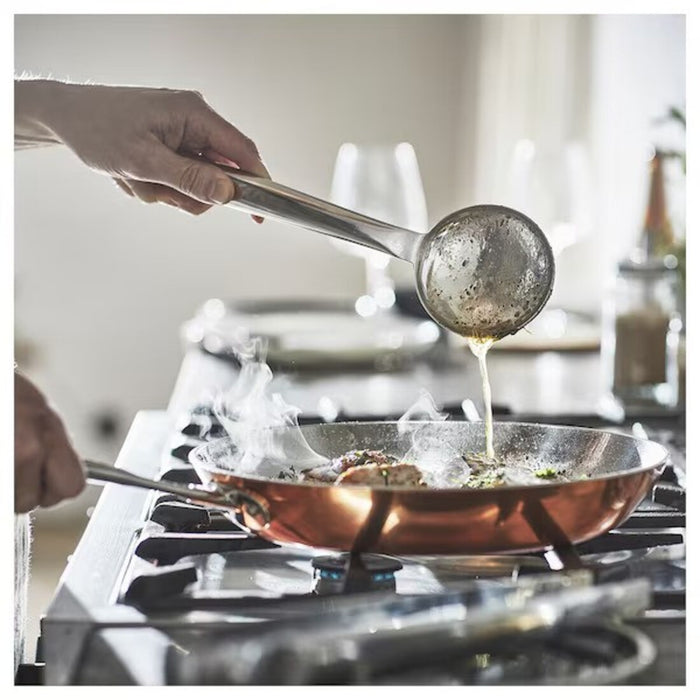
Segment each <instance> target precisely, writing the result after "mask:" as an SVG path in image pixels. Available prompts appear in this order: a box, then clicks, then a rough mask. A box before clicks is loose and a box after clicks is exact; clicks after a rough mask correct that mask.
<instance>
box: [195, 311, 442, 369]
mask: <svg viewBox="0 0 700 700" xmlns="http://www.w3.org/2000/svg"><path fill="white" fill-rule="evenodd" d="M183 335H184V337H185V339H186V340H187V341H189V342H194V343H198V344H199V345H200V346H201V347H202V348H203V349H204V350H206V351H207V352H209V353H211V354H214V355H218V356H225V357H229V358H235V356H236V354H237V353H236V351H235V348H236V346H237V345H238V346H240V344H241V343H243V344H245V342H246V340H247V338H248V337H260V338H262V339H263V340H264V342H265V345H266V347H267V359H268V361H269V362H270V364H273V365H277V366H294V367H298V368H333V367H338V366H343V367H346V366H368V365H370V366H382V367H385V366H386V367H391V366H395V365H398V364H401V363H403V362H405V361H408V360H412V359H416V358H418V357H420V356H422V355H424V354H425V353H427V352H428V351H429V350H430V349H431V348H433V347H434V345H435V343H436V342H437V340H438V338H439V337H440V331H439V328H438V326H437V325H436V324H435V323H433V322H432V321H429V320H421V319H417V318H411V317H407V316H404V315H402V314H400V313H398V312H397V313H386V314H380V315H375V316H370V317H367V318H363V317H362V316H359V315H358V314H356V313H355V310H354V308H353V306H352V305H351V304H344V303H333V302H327V303H318V302H305V301H291V302H290V301H280V302H249V303H241V304H236V305H226V304H224V302H222V301H221V300H219V299H210V300H209V301H207V302H206V303H205V304H204V305H203V306H202V307H201V309H200V310H199V312H198V313H197V315H196V317H195V318H194V319H192V320H191V321H189V322H188V323H187V324H185V326H184V327H183Z"/></svg>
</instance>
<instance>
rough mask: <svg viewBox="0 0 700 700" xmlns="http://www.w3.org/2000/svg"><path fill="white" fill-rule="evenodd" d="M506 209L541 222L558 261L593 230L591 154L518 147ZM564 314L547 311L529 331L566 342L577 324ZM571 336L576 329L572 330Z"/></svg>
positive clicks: (530, 144)
mask: <svg viewBox="0 0 700 700" xmlns="http://www.w3.org/2000/svg"><path fill="white" fill-rule="evenodd" d="M505 199H506V201H505V204H507V205H508V206H511V207H513V208H514V209H518V210H519V211H522V212H523V213H524V214H527V215H528V216H529V217H530V218H531V219H533V220H534V221H536V222H537V223H538V225H539V226H540V227H541V228H542V230H543V231H544V233H545V235H546V236H547V238H548V240H549V242H550V244H551V246H552V251H553V252H554V256H555V258H557V257H559V256H560V255H561V253H562V252H563V251H564V250H566V249H567V248H569V247H570V246H572V245H573V244H574V243H577V242H578V241H580V240H581V239H582V238H584V237H585V236H586V235H588V234H589V233H590V231H591V230H592V225H593V222H592V212H593V183H592V175H591V166H590V161H589V157H588V153H587V149H586V147H585V146H584V144H583V143H581V142H579V141H568V142H564V143H563V144H546V145H537V144H536V143H535V142H534V141H533V140H531V139H528V138H522V139H520V140H518V141H517V143H516V144H515V147H514V149H513V153H512V156H511V159H510V163H509V167H508V171H507V177H506V191H505ZM574 316H575V315H572V314H571V313H570V312H566V311H564V310H563V309H557V308H546V309H545V310H544V311H543V312H542V313H541V314H540V316H539V317H538V318H537V319H536V320H535V321H534V322H533V324H531V325H530V326H529V329H530V331H531V332H534V333H537V334H543V335H544V336H545V337H548V338H561V337H562V336H564V334H565V333H566V332H567V327H568V326H571V325H572V323H577V324H579V325H580V324H581V323H582V322H583V321H582V320H581V319H576V318H574ZM569 330H571V329H569Z"/></svg>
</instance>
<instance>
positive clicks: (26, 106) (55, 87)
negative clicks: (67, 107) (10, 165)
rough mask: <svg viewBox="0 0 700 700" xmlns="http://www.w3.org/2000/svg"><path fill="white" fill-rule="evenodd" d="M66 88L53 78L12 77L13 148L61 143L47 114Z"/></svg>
mask: <svg viewBox="0 0 700 700" xmlns="http://www.w3.org/2000/svg"><path fill="white" fill-rule="evenodd" d="M66 89H70V86H68V85H66V84H65V83H60V82H58V81H55V80H15V148H33V147H36V146H49V145H52V144H57V143H61V140H60V138H59V137H58V136H57V135H56V133H55V132H54V131H53V126H52V117H51V115H52V113H53V111H54V108H55V106H56V103H57V101H58V100H60V99H61V97H62V93H63V92H64V91H65V90H66Z"/></svg>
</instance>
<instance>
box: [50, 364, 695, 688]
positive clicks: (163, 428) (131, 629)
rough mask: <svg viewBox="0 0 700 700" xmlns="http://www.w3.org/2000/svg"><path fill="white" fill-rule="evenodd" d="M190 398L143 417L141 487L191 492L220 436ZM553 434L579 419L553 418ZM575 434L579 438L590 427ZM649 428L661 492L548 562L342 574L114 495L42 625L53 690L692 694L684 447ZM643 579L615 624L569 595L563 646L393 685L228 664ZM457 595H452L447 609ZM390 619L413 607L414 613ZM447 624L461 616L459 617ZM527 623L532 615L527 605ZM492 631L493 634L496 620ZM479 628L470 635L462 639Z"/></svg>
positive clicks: (171, 509) (387, 566)
mask: <svg viewBox="0 0 700 700" xmlns="http://www.w3.org/2000/svg"><path fill="white" fill-rule="evenodd" d="M221 371H222V373H223V371H224V370H223V369H222V370H221ZM181 394H182V392H181ZM189 400H190V402H191V403H190V404H189V407H188V409H187V410H185V409H184V405H183V402H182V400H180V404H179V405H178V410H177V411H171V412H170V413H169V414H166V413H162V412H142V413H140V414H139V415H138V416H137V417H136V420H135V421H134V424H133V426H132V429H131V431H130V433H129V436H128V438H127V440H126V442H125V444H124V447H123V449H122V452H121V453H120V456H119V459H118V466H121V467H123V468H125V469H129V470H130V471H133V472H136V473H138V474H141V475H143V476H148V477H160V478H167V479H169V480H174V479H179V480H181V481H184V482H192V481H196V475H195V474H194V472H193V471H192V470H191V469H190V468H189V466H188V463H187V453H188V451H189V449H191V446H192V445H194V444H198V442H199V441H201V440H206V439H209V438H212V437H216V436H217V435H218V434H219V433H220V430H221V428H220V426H218V425H217V424H216V421H215V420H213V419H212V416H211V414H210V412H209V411H208V407H207V404H206V402H205V403H201V402H199V398H198V397H193V396H191V395H190V397H189ZM456 410H457V409H455V411H456ZM504 418H506V419H507V416H505V417H504V416H499V419H504ZM518 418H521V416H518ZM548 420H549V422H553V421H552V420H551V418H548ZM559 420H560V422H567V420H568V419H567V417H566V416H560V417H559ZM591 421H592V422H593V423H594V424H595V422H596V421H597V419H595V418H594V417H589V422H591ZM572 422H576V423H578V424H585V422H582V420H581V417H580V416H577V417H575V419H572ZM644 427H645V428H646V430H647V431H648V432H653V434H650V435H649V437H650V438H652V439H660V440H661V441H664V442H666V443H667V444H669V445H670V447H671V449H672V453H673V455H674V458H675V466H676V467H677V468H676V469H674V468H669V469H668V470H667V471H666V473H665V474H664V477H663V479H664V481H663V482H662V483H661V484H660V485H659V486H657V487H656V490H655V492H654V493H653V494H650V498H649V499H648V500H647V501H645V502H644V503H643V504H642V506H641V507H640V509H639V510H638V511H637V512H636V513H635V514H634V515H633V516H631V518H630V519H629V520H628V521H627V522H626V523H625V524H624V526H623V527H621V528H620V529H619V530H616V531H613V532H611V533H608V534H606V535H604V536H602V537H600V538H597V540H594V541H593V542H590V543H585V544H584V545H581V546H579V547H577V548H575V550H574V551H568V552H550V553H548V554H547V555H546V556H541V555H529V556H493V557H439V558H438V557H415V558H410V559H401V560H396V559H393V558H388V557H384V558H383V557H375V558H366V559H365V560H364V561H362V560H360V561H357V560H355V559H353V560H352V562H349V561H347V560H338V558H337V556H334V555H333V553H329V552H322V551H309V550H308V549H303V548H294V547H275V546H274V545H270V544H269V543H267V542H265V541H263V540H261V539H259V538H257V537H255V536H253V535H251V534H249V533H247V532H246V531H245V530H244V529H243V528H242V527H240V525H238V524H236V523H234V522H231V520H229V519H228V518H226V517H225V516H223V514H221V513H219V512H216V511H212V510H208V509H204V508H200V507H196V506H190V505H188V504H185V503H183V502H181V501H178V500H176V499H173V498H172V497H170V496H166V495H164V494H151V493H147V492H141V491H138V490H136V489H125V488H123V487H116V486H107V487H105V489H104V491H103V494H102V496H101V498H100V501H99V503H98V505H97V507H96V509H95V511H94V513H93V515H92V517H91V520H90V523H89V526H88V528H87V529H86V532H85V534H84V536H83V538H82V540H81V542H80V544H79V546H78V548H77V550H76V552H75V554H74V555H73V557H72V558H71V561H70V563H69V565H68V567H67V568H66V571H65V573H64V576H63V578H62V579H61V582H60V585H59V588H58V590H57V592H56V595H55V598H54V600H53V602H52V604H51V607H50V609H49V611H48V612H47V615H46V617H45V618H44V620H43V621H42V636H41V640H40V644H39V654H40V661H41V662H42V663H44V664H45V666H44V681H45V682H46V683H49V684H67V683H74V684H95V683H111V684H123V683H137V684H165V683H174V684H175V683H187V684H199V683H230V682H254V683H264V682H275V681H276V682H280V678H282V679H283V681H284V680H289V681H294V679H296V681H297V682H312V681H314V680H316V681H318V682H330V681H332V682H372V683H397V682H401V683H406V682H411V683H455V682H459V683H477V684H482V683H595V682H620V681H623V680H625V681H628V682H636V683H662V684H682V683H684V678H685V558H684V557H685V547H684V535H685V514H684V499H685V491H684V488H683V487H684V467H685V464H684V452H685V441H684V435H682V434H681V432H680V431H679V430H678V425H677V422H674V421H671V422H669V421H661V423H659V424H658V425H652V422H651V421H648V422H647V423H646V424H645V426H644ZM619 429H625V430H631V429H632V427H631V425H626V426H621V427H620V428H619ZM636 429H637V430H639V429H640V426H637V428H636ZM572 562H573V569H572V568H571V567H572ZM581 567H582V568H581ZM553 570H554V571H553ZM638 581H642V582H644V581H646V582H648V583H647V584H644V585H645V586H647V587H648V589H649V590H648V598H647V599H646V601H645V603H644V604H643V605H641V606H638V609H630V610H629V611H626V612H625V614H622V613H621V612H620V610H618V611H617V612H618V614H616V615H607V616H605V617H601V618H600V620H597V618H596V617H595V615H592V616H591V621H590V622H589V623H588V624H587V625H586V624H584V623H583V621H582V620H581V619H576V609H577V607H578V608H580V609H581V610H583V609H585V605H584V604H583V603H582V602H581V601H579V600H578V599H575V600H573V602H571V603H566V601H565V600H564V599H562V600H563V602H562V605H564V608H561V609H562V610H564V609H565V610H567V611H568V612H567V613H566V614H567V615H569V616H572V619H571V620H570V622H569V624H567V625H566V626H564V627H562V628H561V629H560V630H559V631H558V632H557V636H556V642H553V639H554V638H553V637H551V636H545V637H537V636H536V637H534V638H533V637H532V636H527V635H526V636H525V637H523V640H524V643H523V644H522V645H521V646H520V647H518V646H517V645H516V644H515V643H514V640H516V638H517V637H518V635H515V634H511V635H509V636H508V637H507V640H509V641H508V643H507V644H506V643H505V642H504V640H503V638H501V642H503V643H501V644H500V645H496V646H495V647H494V646H493V644H491V645H489V644H486V642H485V641H484V640H483V639H478V640H472V641H470V642H469V644H470V645H471V646H468V648H467V647H465V649H466V651H464V653H463V654H462V656H460V658H459V663H457V660H455V659H452V658H451V657H450V659H447V657H444V656H443V657H440V660H441V661H440V663H437V662H436V661H435V659H432V660H431V659H428V658H427V657H426V656H425V654H422V655H421V656H420V659H421V662H420V663H419V662H418V661H416V660H413V662H412V663H411V668H410V670H409V669H407V668H402V667H401V665H400V664H399V665H398V666H397V663H398V662H396V661H395V660H394V661H392V663H393V664H394V665H393V666H391V665H389V667H388V668H389V672H387V671H386V669H387V667H386V665H385V666H383V667H382V668H383V669H384V670H383V673H376V674H375V676H372V675H371V673H370V671H367V665H366V664H365V665H364V666H363V667H362V668H363V669H364V670H363V673H365V674H367V673H370V675H369V676H367V675H364V676H358V675H356V674H357V669H358V668H359V667H360V666H361V665H360V664H358V663H356V664H355V665H354V666H353V665H352V664H351V665H350V666H349V667H348V665H347V664H345V665H342V664H341V665H338V664H337V663H336V664H335V665H333V663H331V662H330V661H327V663H326V665H325V667H324V668H325V672H328V673H330V672H331V671H332V672H333V673H335V674H336V675H335V676H323V675H321V676H319V675H318V674H319V673H321V671H319V669H318V668H317V667H316V665H315V661H314V662H313V663H312V662H311V661H309V659H307V660H306V662H305V663H302V662H301V661H300V659H301V658H302V657H301V656H299V655H300V654H302V652H303V649H302V648H301V647H300V648H299V649H295V652H294V653H295V654H297V656H295V657H294V658H295V659H296V661H295V663H294V664H292V665H291V667H292V668H295V669H300V668H303V669H305V671H304V672H305V673H306V675H305V676H303V675H302V676H299V675H296V676H294V674H291V675H289V676H279V675H275V674H280V673H282V670H283V669H284V668H285V666H284V664H280V663H273V662H272V661H270V659H272V660H273V661H274V659H278V657H279V654H280V653H282V651H284V652H285V653H287V654H289V653H291V652H290V650H289V649H284V650H282V651H280V649H278V648H274V649H270V648H268V647H266V648H265V649H266V653H267V654H268V656H269V655H270V654H271V656H270V658H268V656H265V654H262V655H261V654H259V657H260V658H262V659H267V661H266V663H268V662H269V663H268V665H265V663H263V662H262V661H261V662H260V664H258V665H257V666H256V665H255V664H252V663H248V662H246V664H243V666H244V667H245V668H242V667H240V666H241V664H239V667H240V668H239V667H237V666H236V664H235V663H234V662H233V660H234V659H235V658H237V656H236V655H240V654H241V653H242V652H241V649H247V650H249V649H250V648H251V647H250V645H251V644H254V643H257V642H255V639H257V638H258V637H260V636H261V635H262V634H263V633H265V634H274V635H276V637H275V638H276V639H282V638H284V634H285V630H293V631H294V633H295V637H296V638H297V642H295V644H296V643H298V644H302V642H303V640H304V639H305V636H304V633H303V630H304V629H306V627H309V628H310V630H311V631H309V632H308V635H307V636H308V637H309V639H310V640H311V639H315V637H314V635H318V634H319V631H318V629H316V628H315V627H314V625H318V624H319V620H322V619H324V620H327V621H328V630H329V631H327V632H326V633H325V634H327V635H329V637H328V639H327V640H326V642H325V648H326V649H327V650H332V649H334V648H335V647H334V646H333V645H334V644H336V643H337V640H335V639H332V638H331V637H333V635H335V634H337V633H336V631H333V630H337V628H338V625H339V620H341V619H342V620H343V621H344V622H343V626H344V627H347V630H348V633H349V632H350V631H351V628H352V626H353V625H354V624H358V625H359V622H356V621H357V620H359V619H360V617H361V615H360V614H359V612H358V611H360V610H362V609H364V610H368V609H370V610H375V611H376V616H377V619H380V618H381V617H382V616H386V615H387V610H391V611H392V613H391V614H392V615H395V616H398V617H401V615H409V614H410V615H415V610H414V608H415V606H416V605H418V603H416V602H415V601H416V600H422V601H428V600H432V601H433V603H434V604H436V605H440V606H448V607H449V606H455V605H457V606H458V609H459V611H460V614H462V613H464V612H465V611H466V610H467V609H468V610H469V613H468V614H469V615H471V616H472V618H470V619H474V620H477V619H478V616H479V615H487V618H488V615H501V614H502V611H503V609H504V601H506V600H508V601H511V602H510V603H509V605H512V600H513V598H512V597H513V596H514V595H516V596H520V597H521V598H522V597H523V596H524V595H525V594H524V592H528V591H529V593H527V596H529V595H534V593H533V591H535V590H536V591H538V595H539V594H540V593H539V592H541V591H540V588H542V590H546V596H549V597H548V598H547V600H549V601H554V600H556V599H557V595H560V594H561V595H563V594H564V593H563V592H565V591H569V593H571V591H572V589H573V590H574V591H576V590H579V592H581V591H583V590H584V589H585V590H586V591H588V592H589V593H590V591H608V592H609V595H610V596H612V597H613V598H616V597H618V596H621V597H622V598H624V597H625V596H631V595H632V594H633V593H634V591H635V590H636V589H634V585H635V582H638ZM619 586H623V587H624V586H632V588H630V589H629V590H627V589H624V588H617V587H619ZM589 593H586V594H585V595H589ZM446 594H447V595H448V597H449V595H452V596H457V598H449V600H448V599H446V598H444V596H445V595H446ZM430 596H433V598H432V599H431V598H430ZM441 596H442V598H441ZM527 596H525V597H526V598H527ZM528 600H530V599H529V598H528ZM537 600H545V598H537ZM606 600H607V599H606ZM397 601H398V602H397ZM531 602H532V601H530V602H529V603H527V604H528V605H530V604H531ZM421 604H422V603H421ZM397 605H403V606H404V607H405V606H407V605H408V606H413V607H411V610H410V611H408V609H403V608H399V607H397ZM567 605H569V606H570V608H571V609H569V608H567V607H566V606H567ZM373 606H374V607H373ZM460 606H461V607H460ZM489 606H490V607H489ZM494 606H495V607H494ZM516 607H517V606H516ZM633 607H634V606H633ZM441 609H442V608H441ZM556 609H557V610H560V608H556ZM450 610H452V613H451V614H454V613H455V610H457V608H454V607H450ZM525 612H527V613H528V614H530V615H531V614H532V610H530V609H529V608H528V610H526V611H525ZM523 614H524V613H523ZM474 616H476V617H474ZM458 617H459V616H458ZM622 618H624V620H622ZM411 619H413V618H411ZM567 619H568V618H567ZM486 622H487V623H488V624H491V625H493V624H496V622H498V620H495V621H494V620H492V619H490V618H488V619H487V620H486ZM621 622H624V624H622V625H621ZM498 624H501V625H502V624H504V623H503V621H502V620H501V621H500V622H498ZM478 629H481V628H480V627H479V626H478V625H477V624H476V622H475V623H474V624H473V625H471V627H470V628H469V631H470V633H471V632H473V631H474V630H478ZM268 630H269V631H268ZM356 631H357V630H356ZM461 633H462V634H463V633H464V630H462V632H461ZM358 639H359V641H358ZM358 639H356V640H355V641H354V642H353V643H354V644H355V645H356V646H355V647H354V648H356V649H361V650H362V654H365V656H367V657H368V658H372V659H378V658H383V657H382V654H383V650H384V649H385V648H386V645H384V647H380V648H379V649H374V648H370V647H369V646H367V644H368V642H367V640H366V639H365V638H362V639H360V638H358ZM251 640H253V641H251ZM299 640H301V641H299ZM244 642H245V643H247V644H248V646H246V645H245V644H244ZM309 644H311V642H309ZM363 645H364V646H363ZM479 645H481V646H479ZM268 646H269V645H268ZM601 650H602V651H601ZM307 651H308V650H307ZM258 652H260V650H259V649H258V650H257V651H256V653H258ZM413 652H414V650H412V648H410V647H406V650H405V652H404V657H403V658H404V659H412V658H413V657H411V653H413ZM304 653H306V652H304ZM358 653H359V652H358ZM275 654H277V656H275ZM328 654H331V652H330V651H328ZM302 655H303V654H302ZM307 656H308V654H307ZM246 658H249V657H246ZM304 658H306V657H304ZM330 658H332V654H331V656H329V657H328V659H330ZM333 658H334V657H333ZM443 659H447V660H449V661H450V662H449V663H443V662H442V661H443ZM278 660H279V659H278ZM377 663H378V662H377ZM370 665H371V664H370ZM253 666H254V667H255V670H254V672H253V671H252V670H251V669H252V668H253ZM236 669H237V670H236ZM280 669H282V670H280ZM349 669H351V670H349ZM391 669H394V670H393V671H391ZM375 671H376V669H375ZM295 673H297V674H298V673H301V671H298V670H297V671H295ZM236 674H238V675H236ZM246 674H248V675H246ZM250 674H252V675H250ZM256 674H257V675H256ZM314 674H316V675H314ZM343 674H344V675H343ZM353 674H355V675H353ZM309 679H311V680H309Z"/></svg>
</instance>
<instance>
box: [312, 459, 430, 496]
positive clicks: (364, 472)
mask: <svg viewBox="0 0 700 700" xmlns="http://www.w3.org/2000/svg"><path fill="white" fill-rule="evenodd" d="M301 476H302V479H303V481H313V482H317V483H318V482H321V483H326V484H344V485H346V486H348V485H351V484H354V485H363V486H410V487H418V486H425V483H423V474H422V473H421V471H420V469H418V467H416V465H415V464H403V463H401V461H400V460H399V459H398V457H394V456H393V455H388V454H385V453H384V452H381V451H379V450H353V451H352V452H346V453H345V454H344V455H342V456H340V457H338V458H337V459H334V460H332V461H331V462H330V463H329V464H327V465H323V466H321V467H314V468H313V469H308V470H306V471H303V472H302V473H301Z"/></svg>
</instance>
